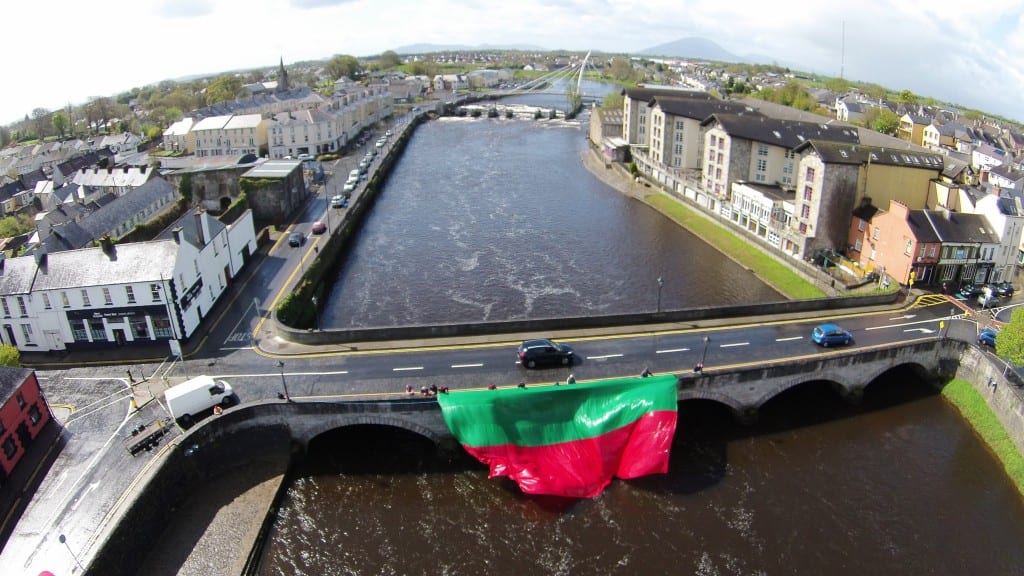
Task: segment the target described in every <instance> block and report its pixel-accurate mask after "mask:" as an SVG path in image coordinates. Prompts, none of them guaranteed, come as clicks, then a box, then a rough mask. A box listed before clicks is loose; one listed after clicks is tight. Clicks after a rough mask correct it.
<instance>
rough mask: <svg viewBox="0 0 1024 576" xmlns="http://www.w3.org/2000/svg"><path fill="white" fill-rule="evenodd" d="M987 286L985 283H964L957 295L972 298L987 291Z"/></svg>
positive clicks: (966, 298) (962, 297)
mask: <svg viewBox="0 0 1024 576" xmlns="http://www.w3.org/2000/svg"><path fill="white" fill-rule="evenodd" d="M985 288H986V286H985V285H984V284H964V285H963V286H961V287H960V291H959V292H957V296H959V297H960V298H961V299H963V300H970V299H972V298H977V297H978V296H980V295H981V294H982V292H984V291H985Z"/></svg>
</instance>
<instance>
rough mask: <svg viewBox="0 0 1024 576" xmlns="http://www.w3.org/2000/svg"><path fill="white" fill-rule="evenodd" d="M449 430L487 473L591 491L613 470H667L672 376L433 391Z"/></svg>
mask: <svg viewBox="0 0 1024 576" xmlns="http://www.w3.org/2000/svg"><path fill="white" fill-rule="evenodd" d="M438 403H439V404H440V405H441V412H442V414H443V415H444V420H445V422H446V423H447V424H448V428H449V429H450V430H451V432H452V434H453V435H454V436H455V438H456V439H457V440H458V441H459V442H460V443H461V444H462V446H463V447H464V448H465V449H466V451H468V452H469V453H470V454H472V455H473V456H474V457H476V458H477V459H478V460H480V462H482V463H484V464H487V465H488V466H490V469H491V472H490V477H491V478H494V477H495V476H508V477H509V478H511V479H512V480H515V482H516V483H517V484H519V488H520V489H521V490H522V491H523V492H526V493H528V494H553V495H557V496H567V497H573V498H593V497H594V496H597V495H598V494H600V493H601V491H602V490H603V489H604V487H605V486H607V485H608V484H609V483H610V482H611V479H612V478H613V477H618V478H637V477H640V476H646V475H648V474H659V473H661V474H663V473H665V472H667V471H668V459H669V449H670V448H671V445H672V437H673V436H674V434H675V429H676V406H677V392H676V377H675V376H672V375H668V376H652V377H649V378H622V379H615V380H604V381H599V382H588V383H580V384H565V385H561V386H541V387H532V388H511V387H510V388H502V389H497V390H473V391H465V392H460V391H453V392H451V393H449V394H441V395H439V396H438Z"/></svg>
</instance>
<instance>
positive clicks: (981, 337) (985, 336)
mask: <svg viewBox="0 0 1024 576" xmlns="http://www.w3.org/2000/svg"><path fill="white" fill-rule="evenodd" d="M998 335H999V333H998V332H996V331H995V330H993V329H992V328H985V329H984V330H982V331H981V333H980V334H978V344H979V345H980V346H991V347H992V348H995V347H996V336H998Z"/></svg>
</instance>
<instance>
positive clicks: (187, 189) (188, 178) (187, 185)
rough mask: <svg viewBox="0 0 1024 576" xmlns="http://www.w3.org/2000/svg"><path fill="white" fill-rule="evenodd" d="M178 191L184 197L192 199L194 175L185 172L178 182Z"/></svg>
mask: <svg viewBox="0 0 1024 576" xmlns="http://www.w3.org/2000/svg"><path fill="white" fill-rule="evenodd" d="M178 192H179V193H180V194H181V197H182V198H185V199H186V200H190V201H191V200H192V175H191V174H183V175H182V176H181V183H179V184H178Z"/></svg>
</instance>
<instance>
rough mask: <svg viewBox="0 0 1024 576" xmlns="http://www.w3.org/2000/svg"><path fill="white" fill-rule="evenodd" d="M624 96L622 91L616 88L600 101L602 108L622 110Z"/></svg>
mask: <svg viewBox="0 0 1024 576" xmlns="http://www.w3.org/2000/svg"><path fill="white" fill-rule="evenodd" d="M625 101H626V97H625V96H623V95H622V91H620V90H617V91H615V92H612V93H610V94H608V95H607V96H605V97H604V100H602V101H601V109H602V110H622V106H623V105H624V104H625Z"/></svg>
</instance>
